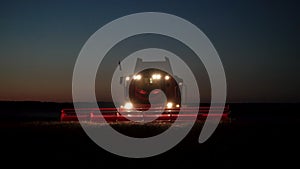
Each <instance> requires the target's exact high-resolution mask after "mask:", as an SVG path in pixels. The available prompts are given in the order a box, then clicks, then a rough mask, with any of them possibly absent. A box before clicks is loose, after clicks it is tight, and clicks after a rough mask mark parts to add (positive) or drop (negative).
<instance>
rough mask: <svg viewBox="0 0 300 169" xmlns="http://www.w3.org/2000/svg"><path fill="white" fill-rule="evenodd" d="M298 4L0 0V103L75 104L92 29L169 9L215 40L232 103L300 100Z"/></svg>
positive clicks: (284, 2) (259, 1)
mask: <svg viewBox="0 0 300 169" xmlns="http://www.w3.org/2000/svg"><path fill="white" fill-rule="evenodd" d="M299 8H300V4H299V2H297V1H296V0H295V1H286V0H282V1H261V0H257V1H247V2H246V1H239V0H237V1H220V2H219V1H175V0H170V1H153V0H151V1H145V2H144V1H143V2H141V1H139V0H136V1H135V0H131V1H124V0H120V1H49V2H47V1H30V0H28V1H21V0H20V1H1V2H0V78H1V84H0V100H13V101H15V100H35V101H56V102H65V101H72V94H71V90H72V72H73V67H74V64H75V61H76V58H77V56H78V54H79V52H80V50H81V48H82V46H83V45H84V43H85V42H86V41H87V39H88V38H89V37H90V36H91V35H92V34H93V33H94V32H95V31H97V30H98V29H99V28H101V27H102V26H103V25H105V24H106V23H108V22H110V21H112V20H114V19H117V18H119V17H122V16H124V15H128V14H132V13H137V12H165V13H170V14H173V15H177V16H179V17H182V18H184V19H186V20H188V21H190V22H192V23H193V24H195V25H196V26H198V27H199V28H200V29H201V30H202V31H203V32H204V33H205V34H206V35H207V37H208V38H209V39H210V40H211V42H212V43H213V45H214V47H215V48H216V50H217V51H218V53H219V56H220V58H221V60H222V62H223V66H224V69H225V72H226V77H227V84H228V102H299V101H300V87H299V86H300V50H299V48H300V10H299ZM98 98H99V99H100V100H105V95H103V98H102V97H98Z"/></svg>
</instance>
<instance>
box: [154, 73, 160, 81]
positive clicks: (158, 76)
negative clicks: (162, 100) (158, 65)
mask: <svg viewBox="0 0 300 169" xmlns="http://www.w3.org/2000/svg"><path fill="white" fill-rule="evenodd" d="M152 79H153V80H159V79H161V75H160V74H153V75H152Z"/></svg>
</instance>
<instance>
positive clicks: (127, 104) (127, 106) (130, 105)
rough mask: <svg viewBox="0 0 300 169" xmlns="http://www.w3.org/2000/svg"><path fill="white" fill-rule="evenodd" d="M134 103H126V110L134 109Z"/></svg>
mask: <svg viewBox="0 0 300 169" xmlns="http://www.w3.org/2000/svg"><path fill="white" fill-rule="evenodd" d="M132 107H133V106H132V103H130V102H127V103H125V105H124V108H125V109H132Z"/></svg>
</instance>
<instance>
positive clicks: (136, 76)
mask: <svg viewBox="0 0 300 169" xmlns="http://www.w3.org/2000/svg"><path fill="white" fill-rule="evenodd" d="M133 79H134V80H141V79H142V76H141V75H134V76H133Z"/></svg>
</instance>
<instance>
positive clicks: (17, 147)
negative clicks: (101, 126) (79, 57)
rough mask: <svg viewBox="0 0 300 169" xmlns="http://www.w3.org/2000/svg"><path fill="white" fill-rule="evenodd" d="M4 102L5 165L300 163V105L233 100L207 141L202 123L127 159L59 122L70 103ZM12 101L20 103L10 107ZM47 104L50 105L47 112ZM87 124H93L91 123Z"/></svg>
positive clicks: (126, 126)
mask: <svg viewBox="0 0 300 169" xmlns="http://www.w3.org/2000/svg"><path fill="white" fill-rule="evenodd" d="M1 104H2V110H1V111H2V112H1V113H2V114H1V117H2V118H1V123H0V133H1V155H2V157H1V164H2V165H6V164H8V165H9V166H10V167H9V168H12V167H15V166H21V167H22V168H25V167H29V168H46V167H47V168H48V167H54V168H216V167H218V168H219V167H221V168H261V167H267V168H271V167H284V168H291V167H292V166H294V167H293V168H297V166H299V162H298V159H299V152H300V146H299V143H300V138H299V136H298V135H299V122H300V115H299V110H298V106H299V104H231V105H230V106H231V110H232V113H233V120H232V123H223V124H220V125H219V127H218V129H217V130H216V132H215V133H214V134H213V135H212V137H211V138H210V139H209V140H208V141H207V142H205V143H203V144H199V143H198V142H197V140H198V136H199V133H200V130H201V127H202V123H201V122H199V123H196V124H195V125H194V127H193V129H192V130H191V132H190V133H189V135H188V136H187V137H186V138H185V139H184V140H183V141H182V142H181V143H180V144H178V145H177V146H175V147H174V148H173V149H171V150H169V151H168V152H166V153H164V154H161V155H158V156H155V157H151V158H146V159H129V158H123V157H119V156H116V155H113V154H110V153H109V152H106V151H105V150H103V149H101V148H100V147H98V146H97V145H96V144H95V143H93V141H91V140H90V139H89V137H88V136H87V135H86V134H85V133H84V131H83V130H82V129H81V126H80V124H79V123H76V122H64V123H61V122H59V121H58V117H59V110H60V108H61V107H66V106H70V105H69V104H55V103H32V102H31V103H29V104H32V105H39V106H38V108H33V107H32V106H28V103H22V104H20V103H3V102H2V103H1ZM10 104H14V105H18V104H19V106H15V107H10V106H11V105H10ZM49 104H51V105H49ZM26 105H27V107H26ZM22 106H23V107H22ZM43 106H44V107H43ZM9 107H10V108H11V109H9ZM44 108H47V109H46V111H45V109H44ZM37 109H39V110H37ZM3 110H6V111H3ZM21 110H22V111H21ZM9 111H10V114H9ZM88 125H90V126H91V127H94V126H95V125H94V124H92V123H90V124H88ZM112 125H113V126H114V127H115V128H117V129H119V130H121V131H125V132H128V134H129V135H137V136H142V135H143V133H144V132H150V133H151V132H154V133H155V132H160V131H162V130H164V129H165V128H167V127H168V126H169V125H170V124H169V123H154V124H148V125H146V126H144V125H137V124H133V123H115V124H112ZM179 127H180V126H179ZM103 137H105V136H103Z"/></svg>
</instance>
